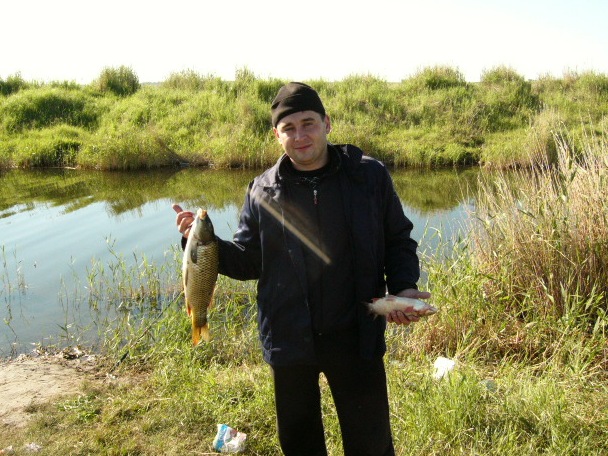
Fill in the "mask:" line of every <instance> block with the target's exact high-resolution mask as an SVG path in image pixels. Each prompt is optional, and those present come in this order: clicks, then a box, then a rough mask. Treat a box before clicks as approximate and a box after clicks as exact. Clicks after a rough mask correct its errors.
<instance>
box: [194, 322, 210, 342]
mask: <svg viewBox="0 0 608 456" xmlns="http://www.w3.org/2000/svg"><path fill="white" fill-rule="evenodd" d="M201 338H202V339H203V340H204V341H205V342H209V341H210V340H211V333H210V332H209V325H208V324H207V323H205V324H204V325H203V326H192V345H193V346H195V347H196V346H197V345H198V344H200V343H201Z"/></svg>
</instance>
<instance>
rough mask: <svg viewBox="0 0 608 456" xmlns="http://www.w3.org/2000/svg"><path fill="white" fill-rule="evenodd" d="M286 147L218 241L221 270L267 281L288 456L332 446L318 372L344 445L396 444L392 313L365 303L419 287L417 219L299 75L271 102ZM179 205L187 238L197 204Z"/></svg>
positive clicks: (400, 320) (416, 294) (263, 319)
mask: <svg viewBox="0 0 608 456" xmlns="http://www.w3.org/2000/svg"><path fill="white" fill-rule="evenodd" d="M271 114H272V124H273V131H274V134H275V136H276V138H277V139H278V141H279V143H280V144H281V146H282V148H283V150H284V152H285V154H284V155H283V156H282V157H281V158H280V159H279V160H278V162H277V163H276V164H275V165H274V166H273V167H271V168H270V169H268V170H266V171H265V172H264V173H262V174H261V175H260V176H258V177H256V178H255V179H254V180H253V182H251V183H250V184H249V188H248V191H247V195H246V199H245V204H244V206H243V209H242V211H241V215H240V221H239V226H238V229H237V231H236V233H235V235H234V239H233V241H232V242H229V241H224V240H221V239H219V240H218V242H219V246H220V249H219V250H220V265H219V271H220V273H221V274H225V275H227V276H229V277H232V278H235V279H239V280H249V279H257V280H258V322H259V331H260V340H261V343H262V347H263V353H264V359H265V361H266V362H268V363H269V364H270V366H271V370H272V373H273V379H274V390H275V401H276V410H277V424H278V434H279V441H280V444H281V448H282V450H283V452H284V453H285V454H286V455H306V456H313V455H326V454H327V450H326V445H325V438H324V431H323V422H322V415H321V399H320V398H321V395H320V390H319V375H320V373H323V374H324V376H325V377H326V379H327V382H328V384H329V387H330V390H331V393H332V397H333V399H334V403H335V405H336V411H337V414H338V419H339V422H340V428H341V431H342V441H343V445H344V452H345V454H346V455H392V454H394V449H393V443H392V436H391V430H390V422H389V406H388V397H387V386H386V375H385V370H384V363H383V355H384V352H385V350H386V346H385V340H384V330H385V327H386V321H387V320H388V321H389V322H392V323H396V324H403V325H407V324H409V323H411V322H412V321H416V320H417V319H416V318H411V319H408V318H407V317H406V316H405V315H404V314H402V313H400V312H393V313H391V314H390V315H389V316H388V317H386V319H384V318H380V317H377V318H374V316H373V315H370V314H369V312H368V310H367V308H366V305H365V303H366V302H370V301H371V300H372V298H376V297H382V296H384V295H385V293H386V291H387V289H388V292H389V293H390V294H396V295H400V296H406V297H412V298H422V299H425V298H429V297H430V293H428V292H421V291H418V290H417V288H416V282H417V281H418V279H419V275H420V271H419V264H418V257H417V254H416V248H417V244H416V242H415V241H414V240H413V239H411V237H410V233H411V230H412V228H413V226H412V223H411V222H410V221H409V220H408V219H407V218H406V217H405V215H404V214H403V209H402V206H401V203H400V201H399V198H398V196H397V195H396V193H395V190H394V188H393V184H392V180H391V178H390V176H389V174H388V171H387V170H386V168H385V167H384V165H383V164H382V163H380V162H379V161H377V160H374V159H372V158H370V157H366V156H363V153H362V151H361V150H359V149H358V148H356V147H354V146H352V145H341V146H337V145H333V144H330V143H328V140H327V135H328V134H329V132H330V131H331V121H330V118H329V116H328V115H327V114H326V113H325V108H324V106H323V104H322V102H321V99H320V98H319V95H318V94H317V92H316V91H315V90H314V89H313V88H311V87H310V86H308V85H306V84H302V83H297V82H291V83H289V84H286V85H285V86H283V87H281V89H280V90H279V92H278V94H277V96H276V98H275V99H274V101H273V103H272V107H271ZM174 209H175V210H176V212H178V215H177V225H178V227H179V230H180V232H181V233H182V234H183V236H187V234H188V229H189V226H190V224H191V223H192V221H193V213H192V212H187V211H182V209H181V208H180V207H179V206H177V205H175V206H174Z"/></svg>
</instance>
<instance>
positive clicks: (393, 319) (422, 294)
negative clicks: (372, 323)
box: [386, 288, 431, 326]
mask: <svg viewBox="0 0 608 456" xmlns="http://www.w3.org/2000/svg"><path fill="white" fill-rule="evenodd" d="M396 296H401V297H404V298H412V299H429V298H430V297H431V293H429V292H428V291H419V290H416V289H414V288H408V289H407V290H401V291H400V292H399V293H397V295H396ZM418 320H420V318H418V317H414V316H409V317H408V316H407V315H405V314H404V313H403V312H401V311H400V310H393V311H392V312H391V313H390V314H388V315H387V316H386V321H387V322H389V323H395V324H396V325H404V326H407V325H409V324H410V323H415V322H417V321H418Z"/></svg>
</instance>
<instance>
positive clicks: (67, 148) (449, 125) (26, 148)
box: [0, 67, 608, 169]
mask: <svg viewBox="0 0 608 456" xmlns="http://www.w3.org/2000/svg"><path fill="white" fill-rule="evenodd" d="M284 82H287V81H282V80H278V79H267V80H264V79H259V78H256V77H255V75H254V74H252V73H251V72H250V71H249V70H247V69H242V70H238V71H237V72H236V75H235V80H234V81H223V80H221V79H220V78H217V77H214V76H212V75H208V76H203V75H199V74H196V73H194V72H192V71H184V72H181V73H174V74H172V75H170V76H169V77H168V78H167V79H166V80H165V81H162V82H160V83H159V84H155V85H145V86H142V85H140V84H139V81H138V78H137V75H135V74H134V73H133V71H132V70H130V69H129V68H125V67H120V68H106V69H104V71H103V72H102V74H100V76H99V78H98V79H97V80H95V81H93V82H92V83H91V84H90V85H86V86H79V85H77V84H74V83H68V82H64V83H61V82H53V83H50V84H39V83H28V82H26V81H24V80H23V79H22V78H21V77H20V76H19V75H14V76H10V77H8V78H7V79H6V80H0V119H2V120H1V121H0V167H2V168H9V167H26V168H27V167H49V166H77V167H81V168H95V169H140V168H152V167H163V166H173V165H175V164H176V163H179V162H181V163H184V162H188V163H190V164H192V165H196V166H209V167H214V168H249V169H260V168H264V167H267V166H269V165H270V164H272V163H274V161H276V159H277V158H278V156H279V155H280V154H281V149H280V147H279V145H278V144H277V141H276V140H275V139H274V136H273V135H272V132H271V125H270V113H269V106H270V102H271V100H272V99H273V97H274V95H275V94H276V92H277V90H278V88H279V87H280V86H281V85H282V84H283V83H284ZM308 82H309V83H311V84H312V85H313V86H314V87H316V88H317V89H318V90H319V93H320V95H321V97H322V98H323V100H324V103H325V105H326V109H327V111H328V113H329V114H330V115H331V117H332V119H333V131H332V133H331V135H330V140H331V141H333V142H335V143H339V142H350V143H353V144H357V145H359V146H360V147H362V148H363V149H364V150H365V151H367V152H368V153H370V154H371V155H374V156H376V157H378V158H380V159H382V160H383V161H385V162H386V163H387V164H390V165H395V166H400V167H425V168H429V167H439V166H460V165H471V164H481V165H484V166H491V167H500V168H504V167H521V166H529V165H530V162H529V160H528V157H529V155H530V152H531V151H534V150H535V149H537V148H538V147H543V145H546V144H548V143H547V138H548V137H549V136H548V135H547V133H548V132H550V131H552V130H555V128H556V125H561V126H563V127H565V128H566V129H567V130H568V131H570V132H572V133H578V134H574V135H573V142H572V144H571V147H572V148H574V149H577V150H582V149H583V148H584V145H585V141H584V140H583V139H580V138H579V137H580V136H581V135H582V133H583V132H587V133H588V134H591V135H593V136H600V135H601V132H602V131H604V130H605V127H606V120H605V119H606V114H608V103H607V101H608V89H607V87H608V76H606V75H603V74H596V73H593V72H586V73H581V74H577V73H567V74H565V75H564V76H563V78H562V79H555V78H550V77H541V78H539V79H538V80H536V81H526V80H525V79H524V78H523V77H522V76H520V75H518V74H517V73H516V72H515V71H514V70H512V69H510V68H506V67H496V68H493V69H491V70H488V71H486V72H484V74H483V75H482V78H481V81H480V82H479V83H469V82H467V81H465V80H464V77H463V76H462V74H461V73H460V72H459V71H458V70H456V69H453V68H450V67H430V68H425V69H422V70H421V71H419V72H418V73H417V74H415V75H413V76H411V77H410V78H408V79H404V80H403V81H401V82H399V83H388V82H387V81H384V80H381V79H378V78H376V77H373V76H362V75H353V76H350V77H347V78H345V79H343V80H341V81H335V82H329V81H324V80H315V81H308ZM62 126H63V128H73V129H75V130H74V131H75V132H77V133H74V134H73V135H76V136H77V140H76V141H68V142H67V143H62V142H55V143H53V144H49V142H51V141H52V140H51V139H49V138H48V137H49V136H53V137H54V136H55V134H54V132H55V130H56V129H58V128H61V127H62ZM59 136H60V137H61V135H59ZM539 141H540V143H539ZM539 144H540V145H539ZM549 144H550V142H549ZM32 151H35V152H32ZM66 157H67V158H66Z"/></svg>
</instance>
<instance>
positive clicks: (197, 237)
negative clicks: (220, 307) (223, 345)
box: [182, 209, 219, 345]
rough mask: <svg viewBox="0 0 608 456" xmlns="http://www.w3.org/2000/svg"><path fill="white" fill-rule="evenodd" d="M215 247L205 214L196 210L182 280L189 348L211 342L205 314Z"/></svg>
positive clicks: (210, 297) (214, 271)
mask: <svg viewBox="0 0 608 456" xmlns="http://www.w3.org/2000/svg"><path fill="white" fill-rule="evenodd" d="M218 261H219V260H218V245H217V240H216V238H215V233H214V231H213V224H212V223H211V219H210V218H209V217H208V216H207V211H206V210H203V209H199V210H198V211H197V213H196V217H195V218H194V222H193V224H192V227H191V228H190V233H189V234H188V241H187V242H186V247H185V249H184V259H183V264H182V278H183V283H184V295H185V301H186V311H187V312H188V315H189V316H190V319H191V320H192V344H193V345H198V344H199V343H200V340H201V338H202V339H204V340H205V341H207V342H208V341H209V340H210V339H211V335H210V333H209V323H208V321H207V311H208V309H209V308H210V307H211V305H212V304H213V292H214V291H215V282H216V281H217V271H218Z"/></svg>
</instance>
